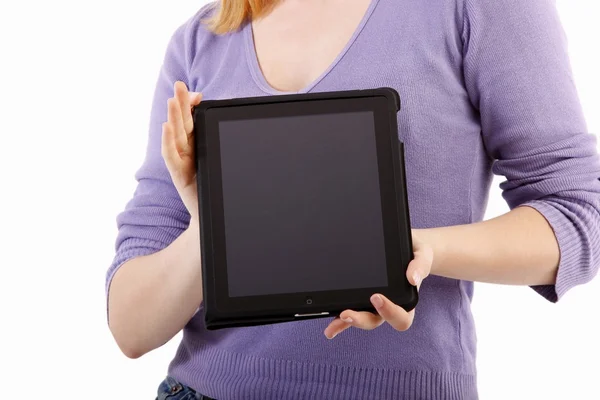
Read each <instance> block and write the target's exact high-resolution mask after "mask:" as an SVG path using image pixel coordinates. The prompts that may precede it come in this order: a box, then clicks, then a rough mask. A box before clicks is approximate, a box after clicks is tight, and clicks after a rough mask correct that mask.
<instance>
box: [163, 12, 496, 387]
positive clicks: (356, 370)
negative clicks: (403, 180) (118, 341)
mask: <svg viewBox="0 0 600 400" xmlns="http://www.w3.org/2000/svg"><path fill="white" fill-rule="evenodd" d="M290 7H292V6H290ZM353 7H355V8H353V9H352V10H349V11H348V13H346V11H344V10H343V9H342V8H339V9H338V11H336V12H338V13H339V14H340V19H343V20H344V22H343V23H340V24H339V25H336V26H338V28H339V29H338V31H337V32H339V35H337V36H336V35H332V34H331V32H332V30H334V31H335V26H329V27H320V25H322V24H323V23H324V22H325V21H326V20H325V19H322V20H321V19H319V18H320V17H319V18H316V19H317V20H318V22H319V23H317V24H312V25H310V26H309V28H310V29H308V34H306V32H304V33H302V32H303V31H302V29H305V26H304V24H291V25H290V26H289V28H288V29H287V30H285V29H284V30H283V31H282V30H281V29H282V26H283V24H282V21H284V20H276V21H269V20H268V19H265V20H264V21H262V22H259V23H257V24H256V45H255V39H254V38H253V34H252V27H251V26H250V25H245V26H244V27H243V28H242V29H241V30H240V31H239V32H235V33H231V34H228V35H225V36H221V37H219V36H215V35H212V34H210V33H208V32H207V31H206V29H205V28H204V27H203V26H201V25H198V24H197V23H196V24H197V29H196V28H194V29H190V32H191V33H190V35H192V37H193V40H191V41H190V42H189V43H192V46H193V48H192V49H188V50H189V51H190V54H189V57H190V64H189V65H190V71H189V78H190V79H189V82H188V84H189V86H190V89H192V90H196V91H200V92H203V94H204V98H205V99H223V98H233V97H247V96H264V95H274V94H280V93H281V92H280V91H279V90H277V89H275V88H274V86H276V87H278V88H280V89H283V90H286V91H287V90H290V89H291V88H295V89H298V88H301V89H300V90H299V91H300V92H319V91H330V90H332V91H333V90H345V89H366V88H375V87H382V86H389V87H393V88H395V89H396V90H397V91H398V92H399V93H400V97H401V102H402V109H401V111H400V112H399V114H398V126H399V132H398V135H399V138H400V139H401V140H402V141H403V142H404V143H405V150H406V171H407V178H408V182H407V185H408V195H409V204H410V213H411V222H412V224H413V227H414V228H426V227H434V226H445V225H455V224H464V223H469V222H472V221H477V220H481V219H482V218H483V213H484V210H485V205H486V201H487V193H488V189H489V185H490V182H491V172H490V168H491V163H490V160H489V159H488V158H487V156H486V155H485V152H484V149H483V144H482V140H481V135H480V130H481V128H480V124H479V120H478V117H477V112H476V111H475V110H474V109H473V107H472V105H471V103H470V101H469V97H468V94H467V91H466V89H465V84H464V81H463V72H462V40H461V30H462V5H461V4H460V2H457V1H456V0H433V1H410V0H372V1H371V2H365V1H364V0H361V1H360V2H358V3H356V4H354V5H353ZM361 10H362V14H361ZM365 10H366V11H365ZM284 11H285V12H284ZM284 11H282V12H281V14H282V15H284V14H285V15H291V14H293V13H294V10H293V8H290V9H289V10H284ZM328 13H329V15H334V14H335V12H333V10H328ZM274 15H277V14H274ZM344 15H346V16H348V18H346V19H344V17H343V16H344ZM302 18H305V19H306V20H308V17H307V16H301V17H300V19H302ZM190 23H192V22H190ZM192 24H193V23H192ZM349 27H353V28H349ZM320 29H323V32H329V33H328V34H327V35H325V34H323V35H320V34H319V35H317V34H315V31H320ZM278 30H279V31H278ZM277 32H279V33H278V35H277V36H276V37H272V36H271V35H272V34H277ZM303 35H305V36H306V37H309V38H310V41H307V42H306V44H305V45H304V46H302V43H301V41H300V40H301V37H302V36H303ZM330 37H332V38H333V40H332V41H331V42H330V43H327V42H328V40H329V38H330ZM263 38H266V39H265V40H262V39H263ZM317 38H319V41H321V42H322V43H314V42H313V41H314V40H316V39H317ZM286 42H291V43H293V45H292V44H290V49H291V48H298V47H300V48H301V50H300V51H301V55H299V56H295V57H292V58H291V59H290V58H289V57H288V59H287V60H283V57H282V58H281V59H279V58H277V57H276V54H277V53H282V54H286V52H289V51H290V49H283V46H284V45H285V43H286ZM256 49H258V58H259V59H260V60H261V61H260V64H261V65H262V69H263V70H264V71H265V72H264V73H263V71H262V70H261V66H260V65H259V61H258V59H257V50H256ZM311 54H318V55H319V57H318V59H317V60H315V59H312V58H311V57H310V55H311ZM324 59H330V62H328V63H324V62H323V61H322V60H324ZM301 61H302V62H304V65H300V62H301ZM282 67H285V69H286V71H285V72H283V73H282V72H280V70H281V69H282ZM265 76H266V77H265ZM471 295H472V284H471V283H469V282H462V281H457V280H452V279H446V278H441V277H434V276H432V277H429V278H427V279H426V280H425V281H424V283H423V285H422V287H421V295H420V303H419V305H418V307H417V310H416V317H415V321H414V324H413V326H412V327H411V328H410V330H409V331H407V332H403V333H400V332H396V331H394V330H393V329H391V328H389V327H387V326H385V325H384V326H382V327H381V328H378V329H376V330H375V331H371V332H365V331H360V330H355V329H352V330H349V331H347V332H344V333H343V334H341V335H339V336H338V337H336V338H335V339H334V340H331V341H329V340H327V339H326V338H325V336H324V335H323V330H324V329H325V327H326V326H327V324H328V322H329V321H328V320H324V319H323V320H311V321H303V322H295V323H286V324H279V325H271V326H262V327H251V328H241V329H227V330H221V331H212V332H208V331H206V330H205V329H204V325H203V316H204V315H203V312H202V309H201V310H200V312H199V313H198V314H196V316H195V317H194V318H193V319H192V320H191V321H190V323H189V324H188V325H187V326H186V328H185V330H184V336H183V341H182V344H181V346H180V348H179V351H178V353H177V355H176V357H175V359H174V360H173V362H172V363H171V366H170V370H169V373H170V374H172V375H173V376H174V377H176V378H177V379H179V380H181V381H182V382H184V383H186V384H188V385H190V386H192V387H194V388H195V389H196V390H198V391H200V392H201V393H205V394H207V395H209V396H211V397H215V398H219V399H229V398H242V399H253V398H260V399H270V398H272V399H283V398H327V399H334V398H340V399H351V398H361V399H362V398H376V399H386V398H399V395H398V394H399V393H409V392H410V393H414V394H415V395H417V396H418V394H419V393H421V394H424V393H430V392H428V391H435V390H439V391H440V393H442V392H443V393H444V395H445V396H447V397H445V398H475V397H476V389H475V341H476V336H475V331H474V325H473V321H472V317H471V313H470V298H471ZM431 393H433V392H431ZM400 397H401V396H400ZM417 398H420V397H417ZM428 398H429V397H428Z"/></svg>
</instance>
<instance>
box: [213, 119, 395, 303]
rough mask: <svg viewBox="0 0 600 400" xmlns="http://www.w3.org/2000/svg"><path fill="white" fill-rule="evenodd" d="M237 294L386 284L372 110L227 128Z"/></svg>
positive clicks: (224, 150) (226, 177)
mask: <svg viewBox="0 0 600 400" xmlns="http://www.w3.org/2000/svg"><path fill="white" fill-rule="evenodd" d="M219 138H220V147H221V169H222V184H223V203H224V204H223V207H224V217H225V245H226V259H227V275H228V286H229V296H230V297H240V296H255V295H269V294H282V293H305V292H313V291H329V290H342V289H358V288H371V287H383V286H387V271H386V257H385V246H384V233H383V220H382V213H381V196H380V192H379V190H380V189H379V174H378V166H377V151H376V143H375V125H374V118H373V113H372V112H369V111H366V112H353V113H342V114H324V115H309V116H294V117H282V118H265V119H249V120H235V121H221V122H220V123H219Z"/></svg>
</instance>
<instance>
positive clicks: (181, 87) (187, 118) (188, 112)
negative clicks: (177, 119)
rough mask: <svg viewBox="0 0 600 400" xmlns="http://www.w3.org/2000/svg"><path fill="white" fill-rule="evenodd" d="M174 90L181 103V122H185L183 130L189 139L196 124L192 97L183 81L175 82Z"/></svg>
mask: <svg viewBox="0 0 600 400" xmlns="http://www.w3.org/2000/svg"><path fill="white" fill-rule="evenodd" d="M173 90H174V92H175V98H176V99H177V102H178V103H179V110H180V111H181V120H182V121H183V129H184V130H185V133H186V138H187V137H188V135H189V134H190V133H191V132H192V130H193V128H194V123H193V121H192V106H191V105H190V95H189V92H188V89H187V87H186V86H185V83H183V82H181V81H177V82H175V85H174V89H173Z"/></svg>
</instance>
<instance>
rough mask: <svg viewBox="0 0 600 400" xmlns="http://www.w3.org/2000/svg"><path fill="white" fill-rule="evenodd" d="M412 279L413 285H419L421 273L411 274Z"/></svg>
mask: <svg viewBox="0 0 600 400" xmlns="http://www.w3.org/2000/svg"><path fill="white" fill-rule="evenodd" d="M413 280H414V281H415V286H419V284H420V283H421V275H419V273H418V272H415V273H414V274H413Z"/></svg>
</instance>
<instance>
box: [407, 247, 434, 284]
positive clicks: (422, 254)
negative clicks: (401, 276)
mask: <svg viewBox="0 0 600 400" xmlns="http://www.w3.org/2000/svg"><path fill="white" fill-rule="evenodd" d="M432 263H433V251H432V250H431V248H429V247H423V248H420V249H418V250H417V251H415V252H414V258H413V259H412V260H411V261H410V263H409V264H408V268H407V269H406V277H407V278H408V281H409V282H410V283H411V285H413V286H416V287H417V289H419V288H420V287H421V283H422V282H423V279H425V278H427V277H428V276H429V273H430V272H431V264H432Z"/></svg>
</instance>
